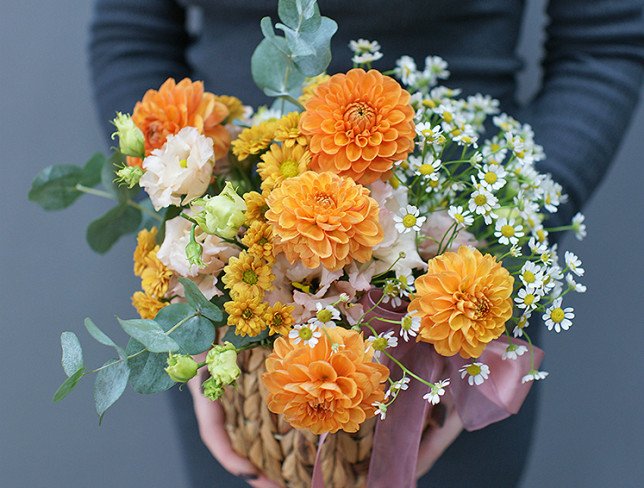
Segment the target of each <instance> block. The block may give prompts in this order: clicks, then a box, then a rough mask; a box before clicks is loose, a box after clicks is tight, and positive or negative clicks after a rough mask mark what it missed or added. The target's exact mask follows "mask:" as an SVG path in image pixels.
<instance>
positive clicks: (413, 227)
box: [394, 205, 427, 234]
mask: <svg viewBox="0 0 644 488" xmlns="http://www.w3.org/2000/svg"><path fill="white" fill-rule="evenodd" d="M426 219H427V217H420V210H418V208H416V207H414V206H413V205H407V207H406V208H405V209H404V210H403V211H402V213H401V215H395V216H394V222H396V230H397V231H398V232H400V233H401V234H405V233H407V232H411V231H416V232H418V231H419V230H420V228H421V226H422V225H423V224H424V223H425V220H426Z"/></svg>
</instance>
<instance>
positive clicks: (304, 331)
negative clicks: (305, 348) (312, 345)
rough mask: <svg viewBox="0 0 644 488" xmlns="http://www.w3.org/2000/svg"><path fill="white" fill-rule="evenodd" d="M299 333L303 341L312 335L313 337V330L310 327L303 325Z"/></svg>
mask: <svg viewBox="0 0 644 488" xmlns="http://www.w3.org/2000/svg"><path fill="white" fill-rule="evenodd" d="M298 335H299V336H300V339H302V340H303V341H308V340H309V339H310V338H311V337H313V331H312V330H311V329H309V328H308V327H302V328H301V329H300V332H299V333H298Z"/></svg>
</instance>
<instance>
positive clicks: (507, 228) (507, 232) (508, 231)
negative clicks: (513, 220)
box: [501, 225, 514, 237]
mask: <svg viewBox="0 0 644 488" xmlns="http://www.w3.org/2000/svg"><path fill="white" fill-rule="evenodd" d="M501 234H503V236H504V237H512V236H513V235H514V227H512V226H511V225H504V226H503V227H501Z"/></svg>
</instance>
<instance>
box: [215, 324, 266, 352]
mask: <svg viewBox="0 0 644 488" xmlns="http://www.w3.org/2000/svg"><path fill="white" fill-rule="evenodd" d="M267 338H268V329H265V330H263V331H262V333H261V334H259V335H257V336H255V337H250V336H240V335H237V334H236V333H235V328H234V327H230V328H229V329H228V331H227V332H226V334H224V338H223V341H227V342H230V343H231V344H232V345H233V346H235V347H236V348H238V349H239V348H241V347H246V346H248V345H249V344H254V343H256V342H262V341H263V340H265V339H267Z"/></svg>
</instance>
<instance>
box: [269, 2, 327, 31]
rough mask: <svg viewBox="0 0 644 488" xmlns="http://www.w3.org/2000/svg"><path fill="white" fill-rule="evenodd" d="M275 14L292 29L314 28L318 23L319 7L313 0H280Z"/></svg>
mask: <svg viewBox="0 0 644 488" xmlns="http://www.w3.org/2000/svg"><path fill="white" fill-rule="evenodd" d="M277 15H278V17H279V18H280V20H281V21H282V22H284V23H285V24H286V25H287V26H289V27H290V28H291V29H294V30H300V31H303V30H315V29H317V27H318V25H320V9H319V8H318V5H317V2H316V1H315V0H280V1H279V3H278V4H277Z"/></svg>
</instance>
